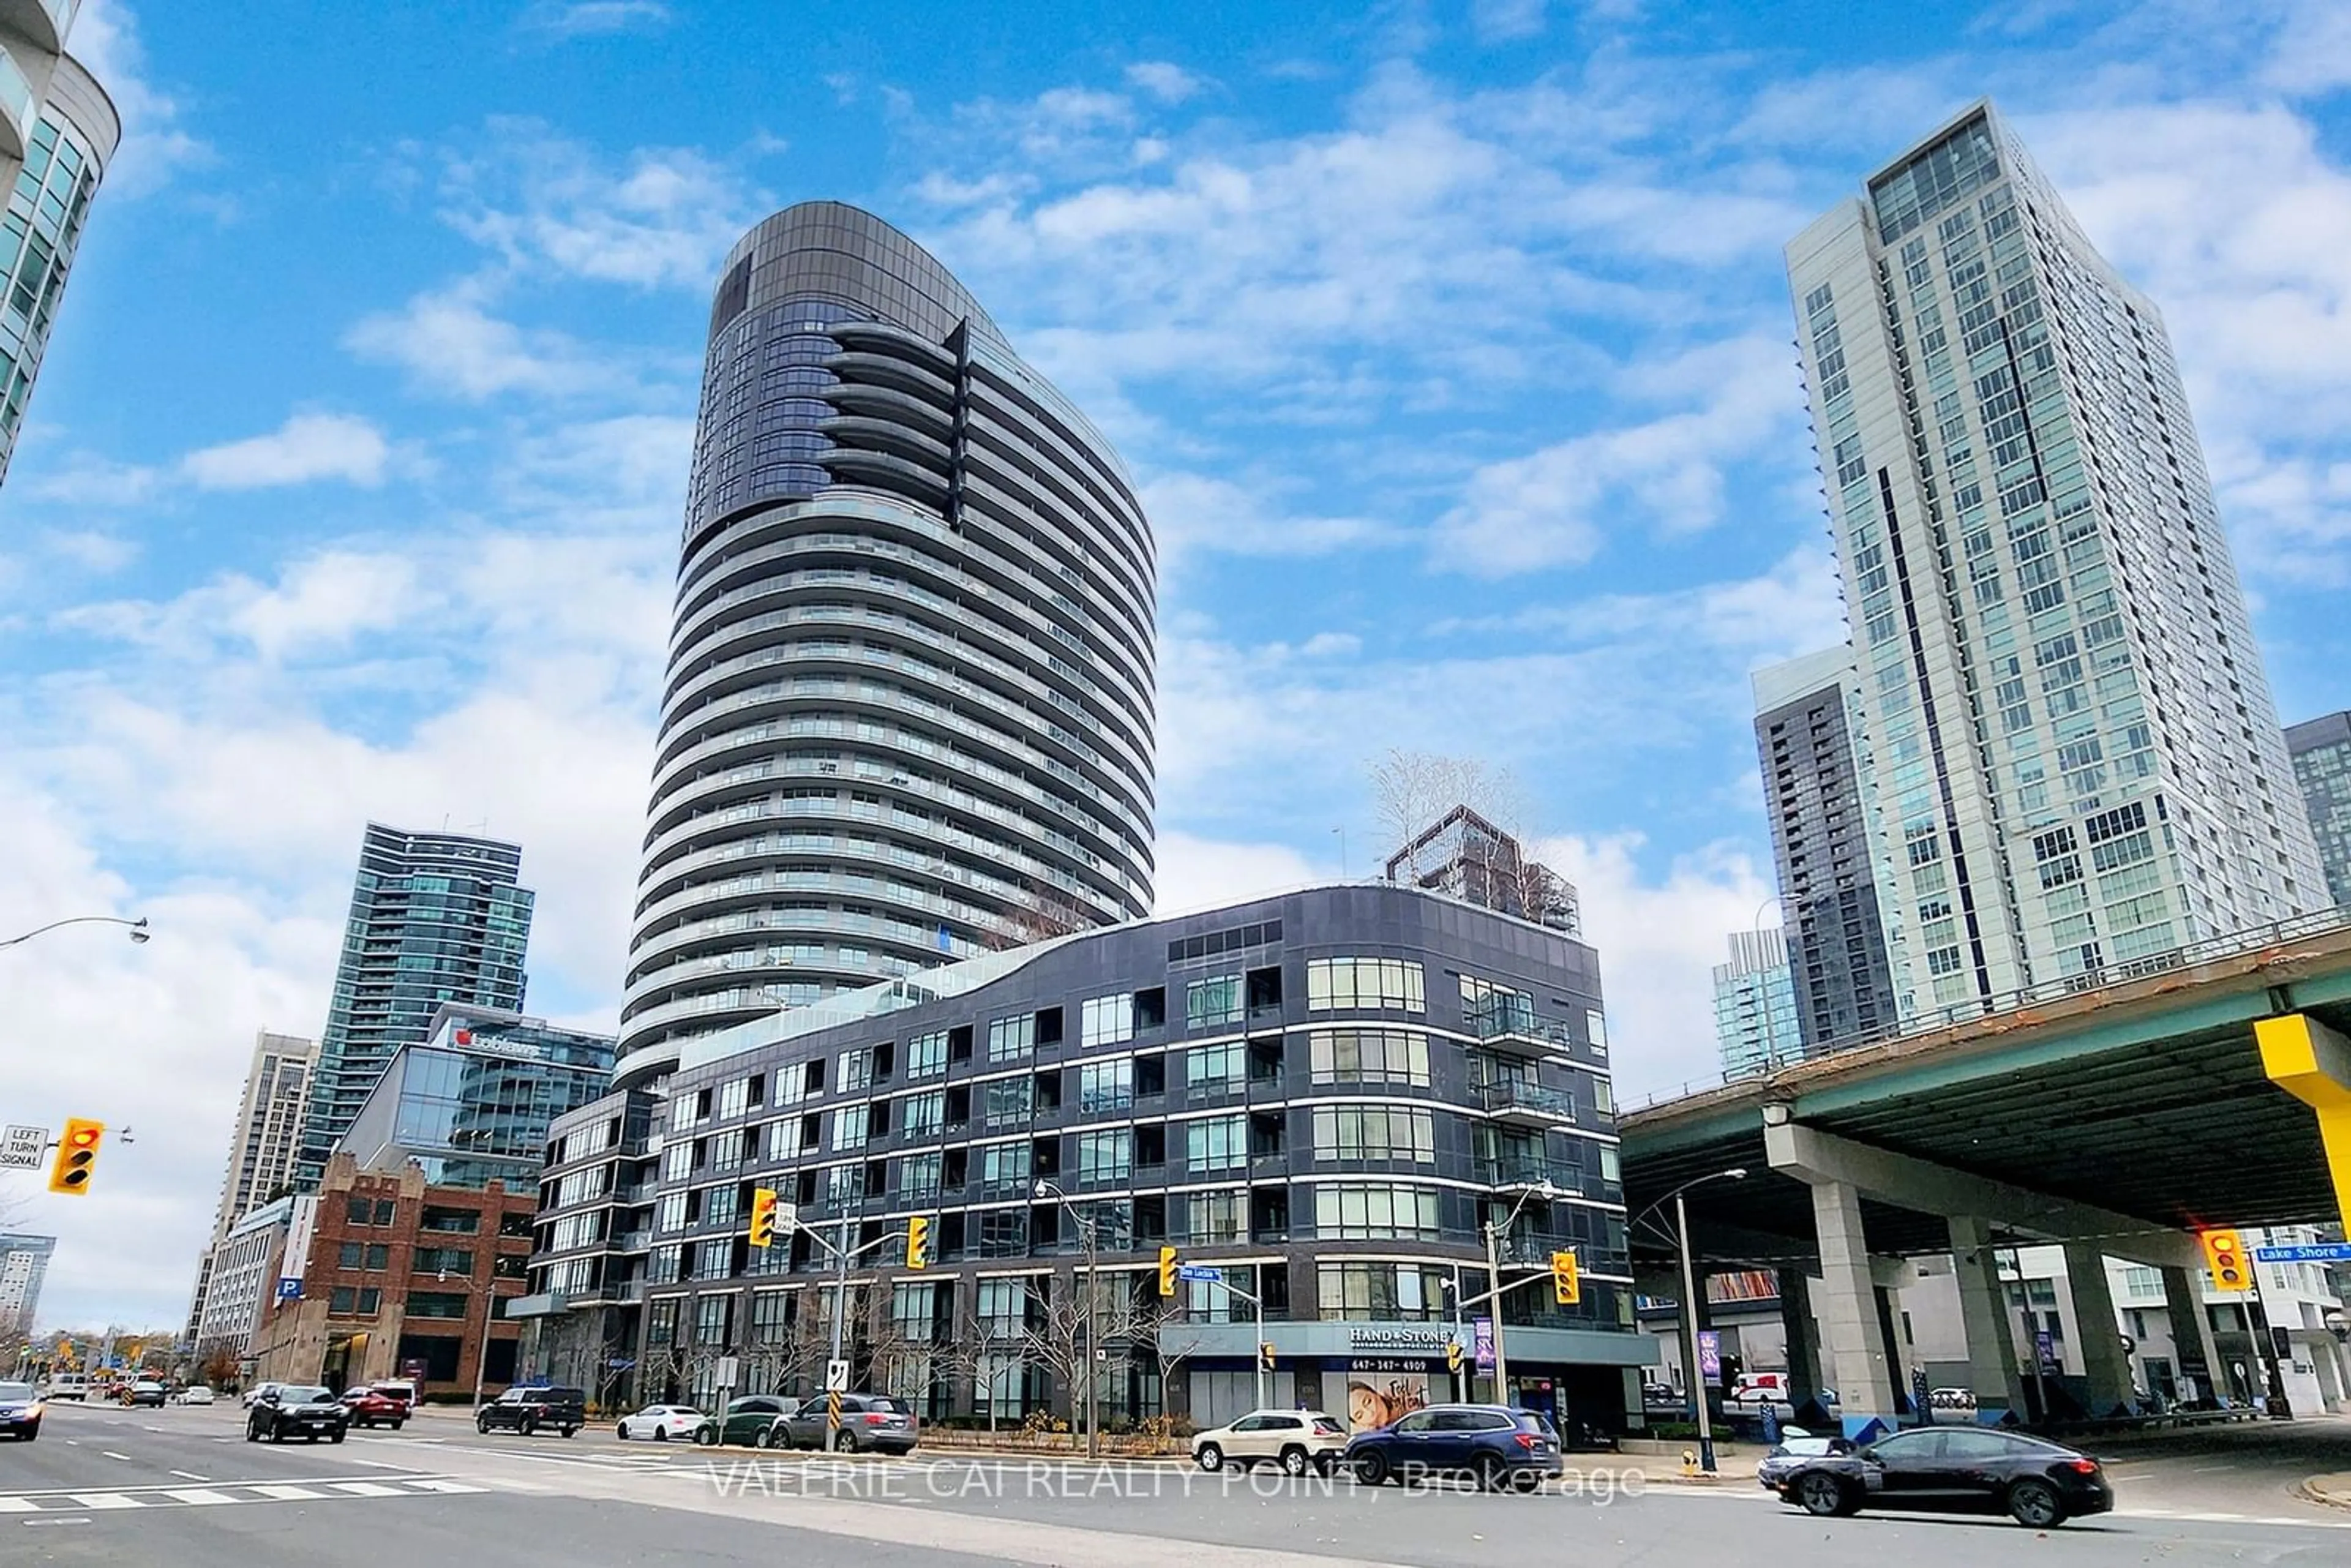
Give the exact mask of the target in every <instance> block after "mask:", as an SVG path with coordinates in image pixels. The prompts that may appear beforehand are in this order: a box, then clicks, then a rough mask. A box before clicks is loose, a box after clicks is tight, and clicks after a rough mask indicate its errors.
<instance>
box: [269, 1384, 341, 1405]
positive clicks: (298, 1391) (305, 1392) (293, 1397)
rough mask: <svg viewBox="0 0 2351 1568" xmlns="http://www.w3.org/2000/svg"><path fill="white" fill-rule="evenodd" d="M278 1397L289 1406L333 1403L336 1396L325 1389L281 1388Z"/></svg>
mask: <svg viewBox="0 0 2351 1568" xmlns="http://www.w3.org/2000/svg"><path fill="white" fill-rule="evenodd" d="M277 1397H278V1398H280V1399H282V1400H284V1401H285V1402H286V1403H287V1404H288V1405H316V1404H319V1403H321V1402H323V1401H331V1400H332V1399H333V1398H334V1397H335V1396H334V1395H333V1394H332V1393H331V1392H329V1390H327V1389H324V1388H280V1389H279V1390H278V1391H277Z"/></svg>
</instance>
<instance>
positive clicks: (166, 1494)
mask: <svg viewBox="0 0 2351 1568" xmlns="http://www.w3.org/2000/svg"><path fill="white" fill-rule="evenodd" d="M504 1490H517V1491H551V1490H555V1489H553V1488H551V1487H539V1486H535V1485H530V1484H528V1483H524V1484H515V1483H509V1482H507V1481H504V1480H497V1481H489V1480H484V1481H473V1480H457V1479H454V1478H452V1477H448V1476H399V1477H392V1476H387V1477H385V1478H384V1479H381V1480H373V1479H366V1480H361V1479H350V1478H348V1477H342V1476H306V1477H304V1478H303V1479H301V1480H298V1481H258V1480H256V1481H214V1482H213V1483H212V1484H211V1485H209V1486H200V1487H199V1486H141V1487H125V1488H122V1489H121V1490H118V1491H96V1490H92V1491H64V1490H53V1491H22V1492H0V1514H5V1515H10V1516H17V1517H21V1516H24V1515H28V1514H29V1515H34V1516H36V1517H35V1518H34V1519H31V1520H28V1521H26V1522H29V1523H39V1522H44V1521H45V1519H44V1517H42V1516H47V1517H54V1516H57V1515H67V1514H71V1515H89V1514H97V1513H119V1512H123V1511H132V1510H139V1509H149V1508H220V1507H225V1506H231V1505H235V1504H237V1503H271V1502H336V1501H356V1500H366V1499H375V1498H385V1499H394V1498H403V1497H464V1496H467V1495H469V1494H476V1493H486V1492H496V1491H504Z"/></svg>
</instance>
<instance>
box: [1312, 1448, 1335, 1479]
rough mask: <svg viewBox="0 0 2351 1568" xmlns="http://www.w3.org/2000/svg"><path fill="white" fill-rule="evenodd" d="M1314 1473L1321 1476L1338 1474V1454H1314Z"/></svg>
mask: <svg viewBox="0 0 2351 1568" xmlns="http://www.w3.org/2000/svg"><path fill="white" fill-rule="evenodd" d="M1314 1473H1315V1474H1316V1475H1321V1476H1332V1475H1336V1474H1338V1473H1339V1456H1338V1455H1336V1454H1332V1453H1321V1454H1317V1455H1315V1456H1314Z"/></svg>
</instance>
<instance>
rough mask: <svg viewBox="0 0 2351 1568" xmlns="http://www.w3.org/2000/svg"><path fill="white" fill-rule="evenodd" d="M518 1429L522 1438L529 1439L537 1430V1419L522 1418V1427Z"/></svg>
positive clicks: (534, 1417) (531, 1417) (530, 1417)
mask: <svg viewBox="0 0 2351 1568" xmlns="http://www.w3.org/2000/svg"><path fill="white" fill-rule="evenodd" d="M520 1429H521V1432H522V1435H523V1436H524V1437H529V1436H530V1435H531V1434H532V1433H534V1432H536V1431H538V1417H537V1416H524V1417H523V1418H522V1427H521V1428H520Z"/></svg>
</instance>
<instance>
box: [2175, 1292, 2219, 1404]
mask: <svg viewBox="0 0 2351 1568" xmlns="http://www.w3.org/2000/svg"><path fill="white" fill-rule="evenodd" d="M2163 1311H2164V1316H2165V1318H2166V1319H2167V1320H2168V1322H2169V1323H2170V1325H2171V1359H2172V1364H2173V1365H2174V1366H2176V1367H2178V1368H2179V1380H2180V1384H2181V1389H2180V1392H2181V1395H2182V1396H2183V1397H2189V1394H2188V1388H2187V1385H2189V1384H2193V1385H2195V1393H2194V1395H2193V1396H2192V1397H2194V1398H2196V1399H2199V1400H2210V1399H2211V1398H2213V1397H2214V1396H2217V1395H2220V1394H2222V1393H2225V1392H2227V1390H2228V1387H2229V1377H2228V1370H2227V1368H2225V1367H2224V1366H2222V1365H2221V1364H2220V1347H2219V1346H2218V1345H2216V1344H2214V1343H2212V1320H2211V1319H2210V1317H2209V1316H2207V1315H2206V1314H2205V1312H2204V1291H2203V1288H2202V1286H2201V1284H2200V1283H2199V1276H2198V1275H2197V1274H2195V1273H2192V1272H2190V1271H2189V1270H2186V1269H2166V1270H2163Z"/></svg>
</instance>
